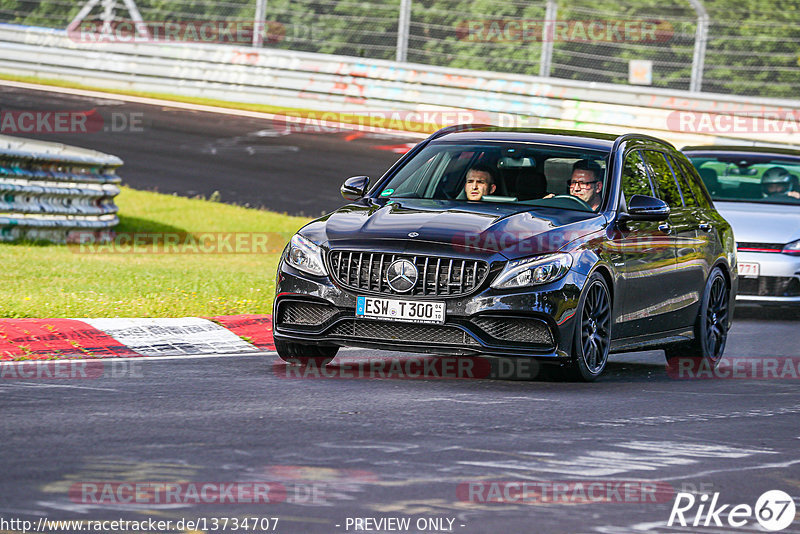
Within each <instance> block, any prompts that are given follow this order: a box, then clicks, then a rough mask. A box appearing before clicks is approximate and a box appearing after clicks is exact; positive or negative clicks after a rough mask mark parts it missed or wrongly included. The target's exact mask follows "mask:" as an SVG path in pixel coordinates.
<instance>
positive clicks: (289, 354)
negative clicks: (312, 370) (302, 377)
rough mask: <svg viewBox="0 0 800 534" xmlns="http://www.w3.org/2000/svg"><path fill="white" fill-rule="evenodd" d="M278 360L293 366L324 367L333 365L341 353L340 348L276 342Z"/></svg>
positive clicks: (277, 340)
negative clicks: (338, 353) (337, 354)
mask: <svg viewBox="0 0 800 534" xmlns="http://www.w3.org/2000/svg"><path fill="white" fill-rule="evenodd" d="M275 350H276V351H277V352H278V358H280V359H281V360H283V361H285V362H286V363H288V364H291V365H302V366H314V367H316V368H320V367H324V366H326V365H328V364H329V363H331V361H333V359H334V358H335V357H336V353H337V352H339V347H325V346H320V345H305V344H303V343H295V342H292V341H282V340H279V339H276V340H275Z"/></svg>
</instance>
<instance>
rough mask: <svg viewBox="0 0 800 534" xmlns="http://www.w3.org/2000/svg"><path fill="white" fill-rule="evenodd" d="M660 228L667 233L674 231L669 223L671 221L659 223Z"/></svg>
mask: <svg viewBox="0 0 800 534" xmlns="http://www.w3.org/2000/svg"><path fill="white" fill-rule="evenodd" d="M658 229H659V230H661V231H662V232H664V233H665V234H668V233H670V232H671V231H672V227H671V226H670V225H669V223H661V224H659V225H658Z"/></svg>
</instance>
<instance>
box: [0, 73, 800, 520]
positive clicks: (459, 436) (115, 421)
mask: <svg viewBox="0 0 800 534" xmlns="http://www.w3.org/2000/svg"><path fill="white" fill-rule="evenodd" d="M0 95H2V102H3V106H4V109H7V107H6V106H8V105H9V104H8V102H9V100H11V101H13V105H15V106H17V107H16V109H38V108H39V107H41V106H44V105H45V104H48V103H49V104H50V105H52V106H64V107H66V106H67V105H68V104H69V105H70V106H72V107H71V109H78V108H81V107H82V106H83V104H85V102H82V101H80V100H74V101H73V100H70V99H68V98H67V99H65V98H63V97H59V98H55V97H52V98H47V97H43V96H41V94H38V95H37V94H33V96H31V93H26V92H20V91H8V90H7V89H5V88H3V89H2V90H1V91H0ZM29 98H30V99H33V100H28V99H29ZM93 105H100V103H98V102H95V103H94V104H93ZM108 105H109V106H111V105H112V104H108ZM113 105H114V106H119V105H120V104H117V103H115V104H113ZM151 113H153V123H152V124H158V125H159V128H158V129H153V130H151V131H150V134H148V135H146V136H139V137H137V136H135V135H134V134H132V133H131V134H126V135H122V136H119V137H116V136H108V135H107V136H102V135H99V136H98V137H97V139H96V141H94V140H90V139H89V137H88V136H87V137H86V138H85V139H86V142H80V141H79V140H76V138H75V137H69V136H65V137H64V138H62V139H59V140H61V141H64V142H70V143H72V144H79V145H83V146H89V147H91V148H96V149H99V150H104V151H107V152H111V153H115V154H118V155H120V156H122V157H123V158H125V159H126V160H127V161H128V164H127V165H126V172H125V173H124V174H125V178H126V181H127V182H128V183H130V184H131V185H134V186H136V187H156V186H158V188H159V190H161V191H169V190H175V191H177V190H180V189H181V187H186V188H188V185H189V184H193V189H192V191H197V192H198V193H203V194H209V193H210V190H214V189H218V190H220V192H221V193H222V196H223V200H231V201H235V200H236V199H237V198H249V199H250V202H251V204H252V203H254V200H253V199H254V198H255V197H256V196H257V195H258V194H259V193H258V191H263V192H262V193H260V194H263V195H264V197H263V198H264V205H269V204H267V202H268V201H271V200H272V196H271V192H274V191H286V194H287V195H288V196H297V195H291V190H292V189H294V190H295V191H300V192H303V193H305V192H307V191H308V192H317V188H319V187H321V186H322V185H323V184H322V178H320V177H319V174H318V171H320V170H322V169H329V167H331V166H332V162H327V161H325V157H326V156H325V155H333V154H339V155H340V156H337V157H339V158H340V159H338V160H337V162H339V163H341V164H342V165H344V166H345V167H347V168H349V169H352V171H341V170H336V169H334V171H335V172H332V173H331V174H330V175H327V176H329V177H328V178H325V180H328V181H330V183H328V184H325V187H331V188H332V189H333V191H332V192H331V193H330V195H329V196H330V201H331V203H332V204H336V203H338V199H337V198H334V197H336V195H337V194H338V193H336V189H337V188H338V184H339V181H340V180H339V179H340V178H341V177H342V176H343V175H348V174H359V173H361V172H364V173H366V174H369V173H370V172H373V171H372V170H371V169H367V167H370V166H374V168H377V169H380V168H382V167H381V165H382V166H383V167H385V166H387V165H388V164H389V163H390V162H391V160H393V159H394V158H395V156H394V155H393V154H391V153H388V152H385V153H384V152H382V151H378V150H373V149H372V148H371V146H372V145H371V143H375V142H376V140H369V139H365V138H360V139H356V140H353V141H345V140H344V139H343V138H342V137H341V136H340V135H339V136H337V135H338V134H336V135H313V136H312V135H296V134H293V135H291V136H284V137H282V138H272V137H269V138H268V137H264V139H269V140H270V141H268V142H267V141H265V144H264V145H263V146H265V147H271V148H270V150H272V149H275V147H277V146H284V145H285V146H295V147H300V146H305V147H307V148H303V149H302V150H303V152H301V154H303V155H302V156H298V155H297V154H298V152H291V153H289V152H287V153H284V154H283V155H282V156H276V155H275V154H274V153H272V156H270V155H269V154H268V151H265V152H262V153H256V154H253V155H252V156H248V155H247V153H246V151H244V152H243V151H240V150H238V148H237V149H236V150H231V152H230V153H228V152H225V151H222V152H220V151H218V152H217V153H216V155H214V157H212V155H210V154H208V153H206V152H203V150H201V149H199V148H197V147H203V146H205V147H208V146H210V145H209V143H212V142H214V143H217V146H220V145H219V143H222V145H224V146H228V147H230V146H236V145H237V143H235V142H230V140H231V139H234V138H237V136H247V132H257V131H261V129H262V128H263V125H261V124H258V121H252V120H250V119H238V118H228V117H222V118H220V117H217V116H215V117H204V116H203V117H201V116H200V115H202V114H200V115H196V114H194V113H186V112H176V111H169V110H159V111H157V112H151ZM214 121H218V122H217V125H216V126H213V124H214ZM41 137H42V138H46V137H47V136H41ZM47 138H49V137H47ZM168 139H175V140H176V141H175V142H173V143H172V144H167V143H168V142H167V140H168ZM89 141H91V142H89ZM380 142H384V141H383V140H382V141H380ZM259 146H261V145H259ZM265 150H266V149H265ZM150 151H152V152H150ZM142 154H146V156H145V157H142ZM220 154H222V155H223V156H224V157H217V156H218V155H220ZM226 154H227V155H226ZM287 154H288V155H287ZM291 154H294V156H292V155H291ZM315 154H316V155H317V157H314V155H315ZM290 157H291V158H293V159H291V161H290V162H287V161H285V160H286V159H287V158H290ZM220 159H221V160H224V164H223V163H222V162H220V161H218V160H220ZM137 160H138V161H139V163H137V164H135V165H140V167H138V169H139V170H138V171H137V172H136V173H134V172H133V170H134V168H135V167H134V161H137ZM384 160H385V161H384ZM166 163H169V165H170V166H169V168H170V169H172V171H171V174H170V176H162V177H161V178H159V179H158V180H155V181H151V182H150V183H149V185H148V183H145V182H141V183H137V182H136V181H135V180H136V179H137V178H136V176H138V173H139V172H141V173H142V174H143V175H145V174H147V173H148V172H149V171H152V170H155V169H161V168H162V167H163V165H162V164H166ZM228 165H232V167H231V168H229V169H228V170H229V174H228V176H229V179H228V182H229V188H228V189H220V187H218V186H216V185H213V186H208V187H206V185H207V184H206V180H218V179H220V178H219V174H220V171H221V169H222V168H223V167H225V168H227V166H228ZM337 166H338V164H337ZM265 167H266V168H270V169H280V168H285V169H289V170H288V171H286V172H290V173H292V176H293V177H294V181H293V182H291V183H289V184H287V183H283V182H284V181H285V180H286V179H287V178H286V177H287V176H289V174H280V175H279V174H270V173H265V172H263V171H264V168H265ZM356 169H358V170H356ZM275 172H276V173H277V172H278V171H275ZM281 172H283V171H281ZM375 172H380V170H377V171H375ZM312 175H313V176H315V178H314V179H313V180H311V179H310V178H309V177H310V176H312ZM245 176H247V177H248V178H243V177H245ZM270 176H273V178H270ZM274 176H279V178H274ZM230 177H236V178H230ZM143 179H146V178H143ZM151 180H153V179H152V178H151ZM167 183H169V184H171V185H170V186H169V187H167V186H166V184H167ZM200 183H203V185H202V186H201V185H200ZM215 183H225V181H224V180H223V181H222V182H215ZM240 185H243V189H238V187H239V186H240ZM170 188H173V189H170ZM204 188H205V189H204ZM226 191H227V193H226ZM234 191H238V193H236V194H238V195H242V196H240V197H236V196H235V195H234ZM182 192H183V193H184V194H191V193H190V192H188V191H182ZM310 194H311V193H309V195H310ZM227 195H230V196H229V197H228V196H227ZM326 195H327V193H326V194H324V195H323V194H322V193H320V196H314V197H313V198H314V199H315V200H314V202H317V201H318V202H319V203H320V204H319V205H320V206H322V205H323V204H325V203H326V202H327V200H326V199H327V196H326ZM309 198H310V197H309ZM306 206H308V207H306V208H305V209H306V210H307V211H306V212H307V213H310V212H311V211H312V208H311V207H310V206H311V204H308V205H306ZM314 206H315V207H314V208H313V209H316V206H317V204H314ZM288 209H289V208H288V207H284V208H283V210H288ZM322 209H326V208H324V207H322ZM300 211H303V209H300ZM798 319H800V316H799V315H798V313H797V312H786V311H765V310H759V309H756V310H744V309H738V310H737V320H736V321H735V323H734V328H733V329H732V331H731V334H730V337H729V342H728V348H727V351H726V356H728V357H732V358H734V359H736V360H741V361H750V362H752V361H753V360H759V359H767V358H777V357H794V358H795V359H796V358H797V356H798V350H797V337H798V336H797V332H798V330H797V325H798ZM365 359H372V360H375V359H381V360H382V361H385V362H387V365H392V364H395V365H400V366H401V367H402V365H404V363H408V362H409V361H411V362H416V363H419V362H423V364H424V362H426V361H428V362H430V361H431V360H432V358H431V357H427V356H421V355H409V354H392V353H378V352H375V351H365V350H349V351H344V352H343V353H342V354H341V355H340V357H339V358H338V359H337V360H336V361H335V362H334V364H333V365H332V366H331V370H332V373H333V374H334V376H340V378H338V379H337V378H314V377H313V376H310V377H307V378H303V377H302V376H298V375H297V374H296V373H295V374H293V373H292V370H291V369H289V368H287V367H286V366H285V365H284V364H283V363H282V362H280V361H279V360H278V359H277V358H276V356H275V355H274V354H272V353H263V354H260V355H248V356H222V357H214V358H174V359H152V360H149V359H138V360H135V364H132V363H131V360H128V361H127V362H128V363H127V366H121V367H117V368H115V367H113V365H114V364H112V363H106V364H105V365H106V366H107V367H106V371H107V373H106V374H107V376H105V377H103V378H96V379H92V380H88V379H87V380H53V379H15V378H9V377H7V376H4V377H3V378H0V406H1V407H2V412H0V413H2V417H0V435H2V437H3V440H2V444H3V454H2V456H0V473H2V475H0V520H6V521H8V520H9V519H13V518H16V519H26V520H30V521H33V522H34V523H35V522H36V521H38V520H39V519H40V518H48V519H62V520H65V519H79V520H84V521H87V520H97V519H108V520H112V519H118V518H123V519H127V520H143V519H147V518H153V519H162V520H167V519H171V520H173V521H177V520H180V519H186V520H191V519H196V518H215V517H216V518H233V517H236V518H239V519H242V518H244V517H252V516H256V517H262V518H263V517H278V518H280V520H279V524H278V528H277V530H276V532H283V533H292V534H294V533H297V534H304V533H344V532H442V533H443V532H458V533H463V534H473V533H497V532H507V533H540V532H541V533H550V532H553V533H562V532H563V533H609V534H614V533H626V532H645V531H650V532H685V533H689V532H709V533H715V534H716V533H720V532H763V530H761V529H760V528H759V526H758V524H757V522H756V521H755V520H754V519H753V518H752V517H751V518H749V520H748V523H747V524H746V525H745V526H743V527H737V528H734V527H731V526H730V525H729V524H727V523H724V525H723V526H722V527H715V526H713V523H711V526H703V525H700V526H696V527H695V526H691V523H690V526H687V527H680V526H677V525H673V526H672V527H668V526H667V520H668V519H669V516H670V511H671V509H672V505H673V501H674V497H675V494H676V492H679V491H686V492H689V493H693V494H695V495H697V496H698V498H699V495H700V494H701V493H705V494H708V495H713V494H715V493H719V497H718V498H719V503H720V504H723V503H724V504H731V505H736V504H748V505H750V506H754V505H755V503H756V500H757V499H758V497H759V496H760V495H761V494H762V493H764V492H765V491H767V490H773V489H778V490H782V491H784V492H787V493H788V494H790V495H791V496H793V497H794V500H795V501H796V502H798V503H800V500H798V496H800V455H798V450H799V449H800V447H799V446H800V441H798V440H800V388H799V387H798V385H799V384H800V381H798V379H797V378H793V377H791V376H784V378H782V379H746V378H745V379H716V380H676V379H674V378H673V377H671V376H670V375H669V374H668V373H667V372H666V370H665V367H664V363H663V354H662V353H661V352H645V353H635V354H625V355H614V356H612V359H611V362H610V364H609V367H608V369H607V371H606V374H605V375H604V376H603V377H602V378H601V379H600V380H599V381H598V382H596V383H593V384H576V383H568V382H561V381H556V380H552V379H545V378H540V379H537V380H533V381H512V380H504V379H491V378H477V379H472V378H468V377H465V376H461V377H459V378H455V379H453V378H448V379H440V378H436V377H435V376H432V375H427V376H426V377H415V376H405V377H399V376H395V375H392V376H391V377H389V378H381V377H380V375H379V374H378V375H376V376H377V377H376V378H350V377H348V373H347V371H348V370H352V369H353V366H355V365H356V364H357V362H359V361H363V360H365ZM115 369H116V370H115ZM598 480H600V481H603V482H604V483H607V484H615V483H617V484H618V483H625V482H631V481H645V482H648V483H651V484H657V485H658V487H660V488H665V487H666V488H669V491H667V492H666V493H660V494H659V496H658V497H657V498H655V499H638V500H637V499H636V498H635V496H634V497H625V496H624V494H623V495H620V494H617V493H615V492H614V491H611V490H609V492H608V493H606V494H604V497H605V498H602V497H603V495H601V498H599V499H597V498H586V497H584V498H582V497H581V494H580V493H579V492H576V491H573V490H575V488H576V484H578V483H583V484H588V483H590V482H595V481H598ZM102 481H105V482H110V483H118V482H138V483H148V482H149V483H163V482H175V481H182V482H186V481H194V482H215V483H223V482H238V483H248V482H273V483H279V484H281V485H282V486H281V487H283V488H284V489H285V490H286V491H287V497H286V499H285V500H283V499H279V500H280V501H281V502H276V503H271V504H248V503H245V502H242V500H240V502H237V503H227V504H207V503H201V504H194V503H189V504H185V503H184V504H181V503H178V504H176V503H174V502H173V503H172V504H163V503H161V504H159V503H153V502H151V501H147V498H144V499H142V501H140V502H139V503H138V504H131V503H124V502H121V500H119V499H117V500H114V499H110V500H106V502H103V503H92V502H91V498H86V497H81V496H80V494H79V495H78V496H77V497H76V494H75V493H74V489H75V487H76V486H75V485H76V484H78V485H80V484H82V483H96V482H102ZM491 481H500V482H528V483H529V484H539V486H538V487H540V488H553V487H554V486H553V485H554V484H556V483H559V484H564V483H566V484H568V485H567V486H566V487H567V488H570V490H568V491H566V493H564V492H562V493H561V497H560V498H557V499H555V500H554V499H553V498H552V497H551V498H549V499H548V498H547V495H545V496H544V497H541V498H536V495H535V494H533V495H532V496H529V498H527V499H525V500H524V501H523V502H518V501H514V500H511V502H484V501H485V500H486V499H483V500H482V499H481V494H480V493H477V494H473V495H472V497H470V495H469V493H468V492H467V493H466V494H465V493H464V492H463V488H465V487H473V488H475V487H477V488H480V487H481V486H464V485H465V484H466V485H469V484H470V483H484V486H483V488H484V490H485V492H484V493H483V495H484V496H488V494H489V493H488V492H489V490H490V488H491V485H487V484H489V483H490V482H491ZM78 487H85V486H78ZM498 487H500V486H498ZM506 487H508V486H506ZM563 487H564V486H562V490H563ZM71 489H72V490H73V493H70V490H71ZM596 496H597V495H595V497H596ZM642 500H644V502H642ZM653 501H655V502H653ZM799 508H800V507H799ZM728 509H729V510H730V507H729V508H728ZM695 512H697V506H695V507H694V508H693V509H692V510H691V511H689V512H687V514H686V518H687V519H688V520H689V521H690V522H691V521H692V520H693V519H694V517H695ZM365 517H369V518H400V519H404V518H407V519H410V520H411V524H412V525H415V523H416V521H417V520H419V519H423V520H424V519H442V518H444V519H451V520H452V521H453V523H452V527H449V528H451V530H447V528H448V526H449V525H450V523H449V522H448V521H445V522H444V527H443V528H441V527H440V528H425V529H417V528H416V527H415V526H413V527H412V528H409V529H406V530H391V529H388V528H382V529H378V528H373V529H370V530H364V529H362V530H355V529H354V526H353V524H350V526H349V527H348V519H349V520H350V521H352V520H354V519H355V518H365ZM721 519H722V521H725V519H726V518H725V515H724V514H723V516H722V517H721ZM337 525H338V526H337ZM0 530H10V531H20V529H19V528H14V527H13V526H11V527H9V526H8V525H7V526H5V527H4V526H3V525H2V523H0ZM189 530H190V529H186V528H184V529H183V531H187V532H188V531H189ZM195 530H205V531H207V532H214V531H213V530H211V529H210V528H206V529H195ZM50 531H53V532H55V531H56V530H53V529H51V530H50ZM60 531H61V532H64V531H75V529H72V530H69V529H66V530H60ZM151 531H152V530H151ZM177 531H178V530H176V529H172V530H171V532H177ZM227 531H228V532H231V531H232V529H231V528H230V527H229V528H228V529H227ZM250 531H252V529H250ZM216 532H222V530H217V531H216ZM238 532H243V530H242V529H240V530H238ZM258 532H264V530H258ZM782 532H792V533H798V532H800V522H798V521H797V520H796V521H795V522H794V523H793V524H792V525H791V526H790V527H788V528H787V529H785V530H783V531H782Z"/></svg>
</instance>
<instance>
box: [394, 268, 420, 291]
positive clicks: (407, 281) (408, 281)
mask: <svg viewBox="0 0 800 534" xmlns="http://www.w3.org/2000/svg"><path fill="white" fill-rule="evenodd" d="M418 276H419V272H418V271H417V267H416V265H414V264H413V263H412V262H410V261H409V260H396V261H393V262H392V263H390V264H389V268H388V269H386V283H387V284H389V287H391V288H392V289H394V290H395V291H397V292H398V293H406V292H408V291H411V289H412V288H413V287H414V286H415V285H416V283H417V277H418Z"/></svg>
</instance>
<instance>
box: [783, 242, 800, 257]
mask: <svg viewBox="0 0 800 534" xmlns="http://www.w3.org/2000/svg"><path fill="white" fill-rule="evenodd" d="M781 252H783V253H784V254H791V255H792V256H800V239H798V240H797V241H792V242H791V243H788V244H787V245H786V246H784V247H783V250H782V251H781Z"/></svg>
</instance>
